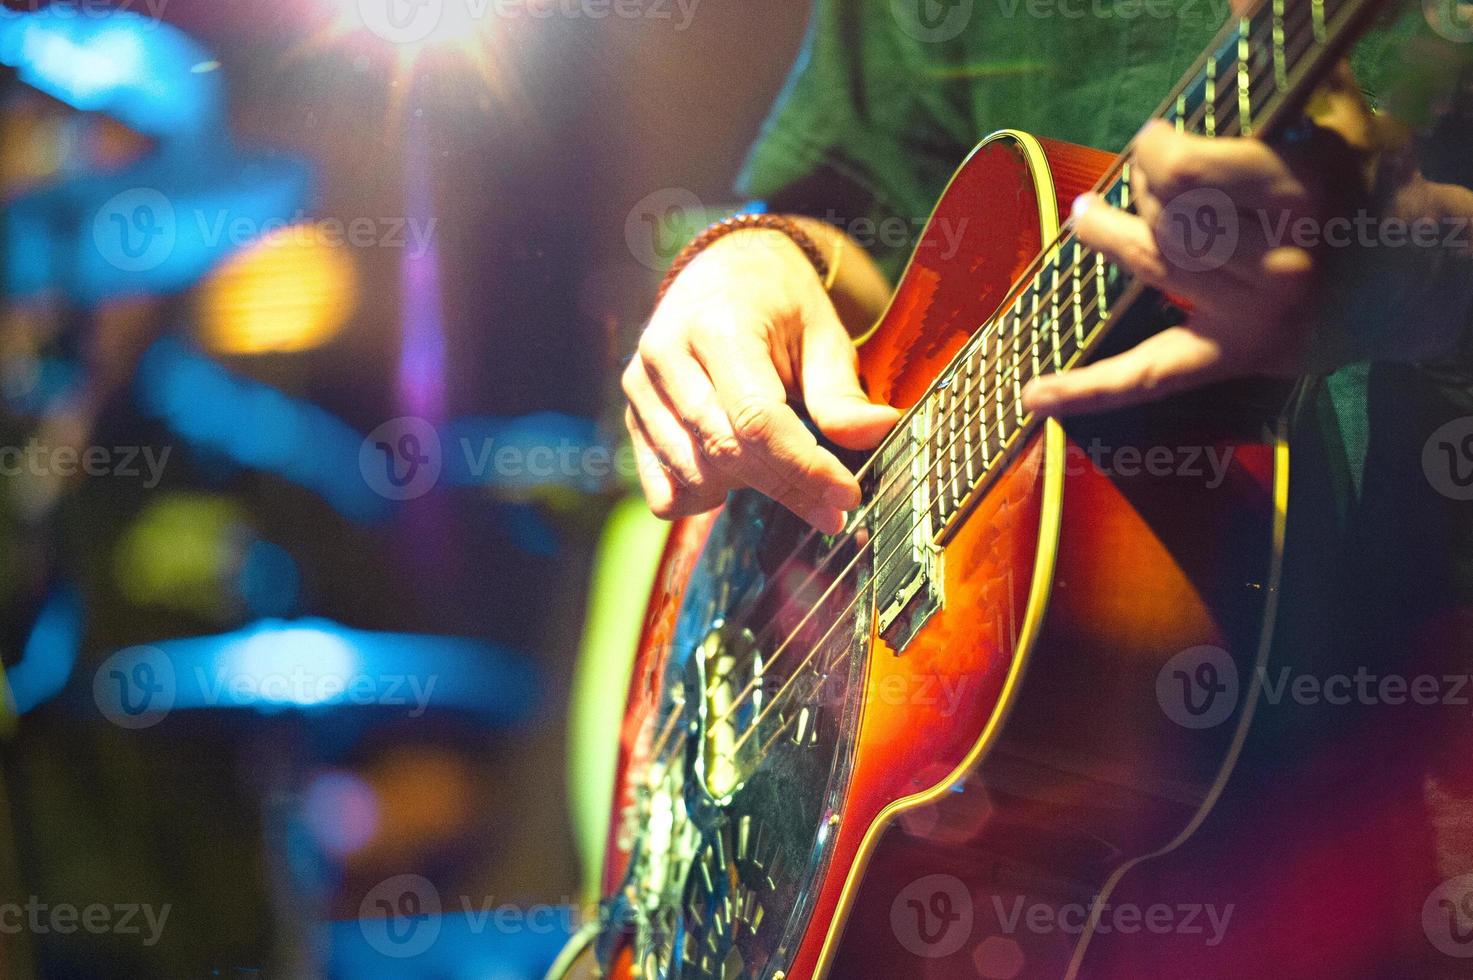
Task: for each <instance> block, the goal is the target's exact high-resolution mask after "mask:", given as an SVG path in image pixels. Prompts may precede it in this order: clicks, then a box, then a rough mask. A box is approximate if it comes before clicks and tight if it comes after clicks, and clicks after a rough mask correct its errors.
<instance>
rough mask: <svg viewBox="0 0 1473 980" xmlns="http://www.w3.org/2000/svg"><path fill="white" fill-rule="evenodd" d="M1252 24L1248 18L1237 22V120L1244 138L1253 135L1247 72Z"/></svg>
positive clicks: (1248, 74) (1250, 76)
mask: <svg viewBox="0 0 1473 980" xmlns="http://www.w3.org/2000/svg"><path fill="white" fill-rule="evenodd" d="M1251 29H1252V24H1251V23H1250V21H1249V20H1248V18H1246V17H1243V18H1241V19H1239V21H1238V119H1239V124H1238V128H1239V131H1240V132H1241V133H1242V134H1243V135H1244V136H1252V135H1253V99H1252V95H1251V82H1252V74H1251V73H1250V71H1249V67H1248V59H1249V58H1250V57H1251V56H1252V50H1251V48H1250V46H1249V43H1248V35H1249V32H1250V30H1251Z"/></svg>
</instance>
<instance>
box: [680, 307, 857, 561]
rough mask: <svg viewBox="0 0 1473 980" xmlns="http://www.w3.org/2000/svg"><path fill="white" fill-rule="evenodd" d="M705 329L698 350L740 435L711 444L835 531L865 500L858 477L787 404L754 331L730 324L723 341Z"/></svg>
mask: <svg viewBox="0 0 1473 980" xmlns="http://www.w3.org/2000/svg"><path fill="white" fill-rule="evenodd" d="M713 339H714V335H711V334H708V335H706V341H705V343H704V344H698V346H697V348H696V356H697V358H698V359H699V360H700V362H701V365H702V367H703V368H704V369H705V370H706V373H707V374H708V375H709V376H710V378H711V381H712V383H713V384H714V385H715V388H716V396H717V398H718V399H719V400H720V402H721V405H722V407H723V408H724V409H725V411H726V415H727V418H728V419H730V420H731V426H732V431H733V434H734V440H733V441H732V442H730V443H727V444H723V445H716V446H711V447H707V448H708V450H709V451H710V452H711V453H712V455H713V457H714V458H716V459H719V460H722V461H740V463H741V464H742V466H743V469H742V473H743V475H744V476H745V477H746V478H747V479H748V481H749V482H750V483H751V484H752V485H753V486H754V487H756V488H757V489H758V490H761V491H762V492H763V493H765V494H767V495H768V496H769V497H772V498H773V499H774V500H777V501H778V502H779V503H781V504H782V505H783V506H785V507H787V508H788V509H789V510H791V511H793V513H795V514H797V515H798V516H799V517H801V518H803V519H804V520H806V521H808V522H809V523H810V524H813V525H814V526H815V527H818V528H819V529H820V530H823V531H826V532H829V533H834V532H836V531H838V530H840V529H841V528H842V527H843V523H844V519H843V513H842V512H843V511H845V510H849V509H852V508H854V507H857V506H858V505H859V501H860V490H859V481H858V480H856V479H855V478H854V475H853V474H852V473H850V472H849V471H848V470H846V469H845V468H844V465H843V464H842V463H840V462H839V460H838V459H836V458H835V457H834V455H833V454H832V453H830V452H829V451H828V450H826V449H824V448H823V447H821V446H820V445H819V444H818V440H817V439H815V438H814V436H813V433H812V432H810V431H809V430H808V428H807V426H805V425H804V424H803V422H802V421H801V420H800V419H799V418H798V416H797V414H796V413H795V412H794V411H793V410H792V408H791V407H789V406H788V404H787V403H786V397H785V391H784V387H783V383H782V379H781V378H780V377H779V376H778V373H777V369H776V367H775V366H774V365H773V355H772V352H771V351H770V350H769V349H768V348H767V346H766V345H765V344H764V343H763V342H762V341H761V340H760V339H759V338H758V337H756V336H754V335H753V334H752V333H751V332H750V331H746V330H731V331H727V332H725V333H724V335H723V336H722V340H721V342H719V343H713V342H712V341H713Z"/></svg>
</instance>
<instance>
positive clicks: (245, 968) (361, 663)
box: [0, 0, 806, 980]
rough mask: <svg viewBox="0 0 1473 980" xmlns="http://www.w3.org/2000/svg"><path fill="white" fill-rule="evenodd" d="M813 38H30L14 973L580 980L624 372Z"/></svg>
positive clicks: (6, 83) (15, 468)
mask: <svg viewBox="0 0 1473 980" xmlns="http://www.w3.org/2000/svg"><path fill="white" fill-rule="evenodd" d="M805 16H806V9H805V5H804V4H799V3H793V2H791V0H685V2H684V3H683V4H682V3H677V2H675V0H623V2H616V3H610V2H607V0H515V2H512V0H423V2H420V3H415V2H412V0H362V2H360V0H283V2H280V3H262V4H244V3H227V2H222V0H126V2H125V0H119V2H115V3H108V2H103V0H61V2H56V3H52V4H44V3H7V7H6V9H5V10H4V11H3V13H0V72H3V74H0V186H3V189H4V195H5V208H4V222H3V240H0V262H3V265H0V269H3V275H4V279H3V284H0V293H3V318H0V547H3V549H4V556H5V557H4V561H3V564H0V609H3V620H0V657H3V663H4V667H5V684H4V690H5V693H6V698H5V708H4V710H3V712H0V756H3V772H0V778H3V783H0V976H4V977H7V978H9V977H27V976H38V977H67V978H71V977H187V978H204V977H217V976H218V977H236V976H243V977H293V978H295V977H309V976H334V977H348V978H357V977H435V978H457V980H458V978H467V980H469V978H477V980H489V978H496V980H503V978H520V977H536V976H540V975H541V972H542V971H543V970H544V969H545V968H546V966H547V965H548V963H549V962H550V960H551V958H552V957H553V956H554V955H555V954H556V951H557V949H558V947H559V946H560V945H561V943H562V940H563V938H564V936H565V935H566V933H567V932H568V930H570V929H571V928H573V927H574V926H575V925H576V922H577V916H578V914H579V913H578V910H577V908H576V906H578V904H579V902H580V896H581V894H582V891H581V889H582V883H581V878H582V874H581V871H580V868H579V859H578V854H579V849H578V846H577V841H578V839H579V835H578V834H576V833H575V831H574V824H573V822H572V820H571V819H570V809H577V810H578V812H579V813H580V814H581V815H582V824H581V827H582V835H581V839H582V841H583V843H584V845H585V846H584V850H585V854H586V852H587V851H588V849H589V846H590V844H589V842H590V840H592V839H594V838H596V837H597V830H598V828H599V824H600V817H599V815H598V814H596V813H594V812H593V810H591V809H590V807H589V805H588V804H586V803H585V802H584V801H583V800H582V799H580V796H582V797H589V798H592V799H594V800H595V801H597V802H601V795H602V792H603V787H602V783H601V782H600V773H599V768H600V767H599V765H598V764H597V763H598V756H597V750H598V749H600V748H602V749H603V750H605V751H607V749H608V748H609V746H611V745H612V742H613V738H614V733H613V732H612V731H600V727H601V725H602V723H603V716H602V715H600V713H599V711H600V707H599V706H598V705H595V706H594V707H592V708H588V707H585V708H584V709H583V711H584V714H583V716H582V722H581V728H579V727H578V726H574V727H575V729H576V730H577V734H578V737H580V738H582V739H584V740H585V741H587V742H590V743H591V744H592V745H593V747H594V752H593V754H592V755H585V756H584V758H585V760H592V762H591V763H588V764H586V765H585V770H584V771H582V772H578V771H574V772H572V773H571V774H570V773H569V772H568V767H567V764H566V761H565V760H566V758H567V746H568V740H569V735H568V732H569V727H570V726H569V721H568V718H569V710H568V704H569V702H570V699H571V698H572V688H573V686H574V677H575V660H576V658H577V651H578V648H579V644H580V637H581V636H582V634H583V633H584V631H585V629H586V628H591V629H593V630H594V631H595V633H597V632H598V630H599V629H602V628H604V625H605V624H613V623H615V622H617V621H618V620H620V619H621V618H623V619H626V620H627V619H628V618H629V616H630V614H631V613H630V610H631V609H632V610H633V614H634V615H637V613H638V609H637V604H638V602H639V601H640V597H639V596H638V594H637V593H638V589H637V583H638V579H639V573H638V571H637V569H639V568H643V567H647V565H648V552H649V547H650V544H649V542H650V529H649V526H648V524H647V522H646V521H645V520H644V519H642V518H641V517H640V516H639V507H638V504H637V503H632V502H631V500H630V496H629V495H630V492H631V489H632V487H633V480H632V475H631V474H630V473H629V472H628V465H627V462H628V457H627V455H626V456H621V455H620V454H619V453H618V450H619V449H620V447H621V446H622V437H621V428H622V427H621V425H620V421H619V411H620V409H619V399H618V392H617V374H618V365H619V362H620V360H621V359H622V357H623V355H624V353H625V352H626V351H627V350H629V349H631V347H632V343H633V337H634V336H635V334H636V332H637V330H638V327H639V325H640V320H641V318H642V316H643V315H644V313H645V311H646V308H647V306H648V304H649V302H650V298H651V296H652V293H653V288H654V286H655V284H656V282H657V281H658V278H659V274H660V267H661V265H662V263H663V262H664V261H666V260H668V259H669V258H670V257H671V256H672V255H673V252H674V250H675V248H676V246H677V245H678V243H679V240H680V238H681V236H682V234H684V233H686V232H688V231H689V230H692V229H694V228H697V227H700V226H701V225H703V224H704V223H705V222H706V220H707V219H708V218H710V217H712V216H714V215H713V212H719V211H721V210H723V209H727V208H729V207H730V206H732V205H734V203H735V202H734V201H733V199H732V197H731V192H730V190H729V188H730V184H731V180H732V178H733V176H734V174H735V172H736V170H737V168H738V167H739V165H740V161H741V158H742V154H743V152H744V150H745V148H746V146H747V145H748V144H749V143H750V141H751V140H752V139H753V138H754V136H755V135H756V132H757V129H758V126H759V124H760V120H761V118H762V116H763V114H764V113H765V111H766V109H767V107H768V105H769V104H770V103H771V101H772V100H773V98H774V97H775V95H776V93H777V91H778V90H779V88H780V86H781V82H782V78H783V75H784V73H785V72H786V70H787V67H788V65H789V64H790V63H791V61H792V58H793V57H794V53H795V52H796V50H797V47H798V45H799V43H800V40H801V35H802V31H803V27H804V19H805ZM425 18H428V19H425ZM611 519H612V522H613V523H612V526H611V525H610V521H611ZM601 541H602V542H603V547H604V549H605V551H612V552H613V553H615V555H616V556H617V555H618V554H619V553H620V552H621V550H624V549H627V550H628V551H629V553H630V558H629V560H630V562H631V563H632V566H633V567H634V568H635V569H636V572H635V573H633V574H631V575H620V574H618V572H617V571H616V572H615V573H614V574H612V575H605V577H604V580H603V582H604V584H603V585H602V586H598V587H596V584H595V583H593V581H592V578H593V573H592V569H593V567H594V556H595V553H596V551H597V549H598V548H599V547H600V542H601ZM614 567H615V568H616V569H617V568H618V566H617V565H616V566H614ZM645 574H647V573H645ZM631 582H632V583H633V586H634V587H633V588H632V591H631ZM600 590H602V594H599V593H600ZM621 590H622V591H621ZM590 603H592V608H593V610H594V615H595V622H594V623H593V624H592V626H591V627H590V626H589V624H588V623H587V622H586V619H587V611H588V610H589V608H590ZM600 610H601V611H600ZM609 629H610V631H611V632H612V631H613V628H612V626H609ZM617 645H618V644H617V643H614V644H613V646H614V647H617ZM618 659H619V658H618V653H617V650H615V651H614V652H613V653H611V654H610V655H609V656H608V659H607V662H599V661H594V662H592V663H591V664H585V665H584V666H583V668H581V672H580V673H579V676H580V677H581V681H580V682H579V686H580V688H581V689H583V690H584V691H591V692H594V693H595V694H599V693H601V694H602V695H603V707H602V710H603V711H605V712H607V711H609V710H613V711H615V712H616V711H617V710H618V707H619V702H620V700H621V697H622V692H621V691H619V690H618V683H619V681H618V680H617V675H618V673H619V664H618ZM585 700H586V699H585ZM610 705H612V707H611V708H610V707H609V706H610ZM590 732H591V733H592V737H591V738H590V736H589V733H590ZM570 792H571V794H572V797H573V799H572V802H571V804H570V799H569V796H570ZM592 846H594V847H596V840H594V841H593V844H592Z"/></svg>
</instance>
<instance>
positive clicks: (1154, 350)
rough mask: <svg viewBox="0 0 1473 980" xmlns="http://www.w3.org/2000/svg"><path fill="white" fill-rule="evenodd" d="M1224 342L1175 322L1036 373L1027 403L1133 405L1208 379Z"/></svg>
mask: <svg viewBox="0 0 1473 980" xmlns="http://www.w3.org/2000/svg"><path fill="white" fill-rule="evenodd" d="M1221 360H1222V354H1221V350H1220V348H1219V346H1218V344H1217V343H1216V342H1215V341H1213V340H1212V339H1210V338H1207V337H1203V336H1201V335H1200V334H1197V333H1195V332H1193V331H1191V330H1189V329H1187V328H1185V327H1171V328H1170V329H1167V330H1164V331H1162V332H1161V333H1159V334H1156V335H1155V336H1153V337H1150V338H1148V339H1147V340H1144V341H1142V342H1141V343H1140V344H1137V345H1136V346H1135V347H1132V348H1131V349H1130V350H1128V351H1126V352H1125V353H1123V354H1117V355H1116V356H1114V357H1110V358H1106V359H1105V360H1103V361H1100V362H1099V363H1097V364H1091V365H1088V366H1086V367H1081V368H1075V369H1073V370H1071V371H1064V372H1062V373H1060V374H1049V375H1045V376H1043V377H1041V378H1038V379H1035V380H1034V381H1033V382H1032V383H1030V384H1029V385H1028V387H1027V388H1026V389H1024V392H1023V406H1024V408H1026V409H1027V410H1028V411H1030V412H1035V413H1037V414H1040V415H1079V414H1084V413H1088V412H1105V411H1110V410H1112V409H1117V408H1127V407H1129V406H1131V405H1139V404H1142V403H1145V402H1149V401H1154V400H1156V399H1158V398H1164V397H1166V396H1168V395H1172V394H1175V393H1176V392H1179V391H1185V390H1187V389H1188V388H1193V387H1196V386H1197V385H1201V384H1205V383H1207V382H1208V381H1211V380H1213V379H1214V377H1215V373H1216V371H1217V369H1218V365H1219V364H1220V363H1221Z"/></svg>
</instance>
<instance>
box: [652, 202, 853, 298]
mask: <svg viewBox="0 0 1473 980" xmlns="http://www.w3.org/2000/svg"><path fill="white" fill-rule="evenodd" d="M749 228H765V229H768V230H770V231H780V232H782V233H783V234H784V235H787V236H788V238H789V239H791V240H792V242H793V244H794V245H797V246H798V248H800V249H801V250H802V251H803V254H804V255H805V256H807V258H808V261H809V262H812V263H813V268H814V269H815V270H816V271H817V272H818V276H819V278H820V279H823V280H824V281H825V282H827V281H828V278H829V262H828V259H826V258H824V255H823V250H822V249H820V248H819V247H818V243H817V242H816V241H814V240H813V236H811V235H809V234H808V232H806V231H804V230H803V229H802V228H800V227H799V226H798V223H797V222H796V221H794V220H793V219H792V218H785V217H783V216H782V215H780V214H739V215H736V216H735V217H732V218H727V219H725V220H724V221H718V222H716V223H715V224H714V225H712V226H710V227H709V228H707V229H706V230H705V231H703V232H701V233H700V234H699V235H697V236H696V237H695V238H694V239H693V240H692V241H691V243H690V244H689V245H687V246H685V248H683V249H681V250H680V253H679V254H678V255H676V256H675V261H673V262H671V263H670V269H669V271H668V272H666V273H665V278H664V280H662V281H661V283H660V289H659V292H657V293H656V294H655V305H656V306H659V305H660V303H661V301H662V300H664V298H665V294H666V293H668V292H669V291H670V287H671V285H673V284H674V282H675V280H676V278H677V277H678V276H679V275H680V274H681V273H682V272H684V271H685V267H686V266H688V265H690V264H691V262H692V261H693V260H694V259H695V257H696V256H697V255H700V254H701V253H702V252H704V251H705V250H706V249H708V248H710V247H711V246H712V245H714V244H715V243H716V242H718V241H720V240H721V239H723V238H725V237H726V236H727V235H730V234H731V233H732V232H737V231H745V230H747V229H749Z"/></svg>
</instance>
